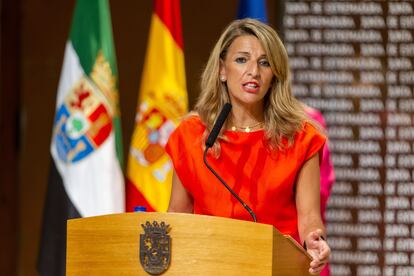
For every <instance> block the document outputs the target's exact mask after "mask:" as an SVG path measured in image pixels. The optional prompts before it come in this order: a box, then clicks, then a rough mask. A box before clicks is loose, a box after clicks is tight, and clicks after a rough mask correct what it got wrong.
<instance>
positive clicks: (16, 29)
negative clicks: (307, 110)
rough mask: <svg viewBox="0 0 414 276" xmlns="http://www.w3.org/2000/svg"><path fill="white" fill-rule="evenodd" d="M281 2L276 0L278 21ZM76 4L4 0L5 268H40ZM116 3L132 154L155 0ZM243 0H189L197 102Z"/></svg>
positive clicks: (0, 48) (1, 265)
mask: <svg viewBox="0 0 414 276" xmlns="http://www.w3.org/2000/svg"><path fill="white" fill-rule="evenodd" d="M281 2H282V1H276V0H273V1H270V0H269V1H268V16H269V21H270V23H271V25H273V26H274V27H275V28H276V29H278V28H277V27H276V26H280V23H281V17H280V16H277V14H281V10H282V8H281V4H280V3H281ZM74 5H75V1H74V0H72V1H67V0H43V1H39V0H0V14H1V15H0V16H1V17H0V19H1V23H0V24H1V25H0V27H1V38H0V60H1V74H0V156H1V159H0V160H1V161H0V164H1V165H0V215H1V217H0V221H1V223H0V224H1V226H0V246H1V250H0V275H37V272H36V269H35V267H36V259H37V253H38V246H39V237H40V229H41V222H42V210H43V202H44V198H45V193H46V186H47V177H48V170H49V164H50V157H49V156H50V155H49V146H50V139H51V131H52V126H53V117H54V112H55V100H56V93H57V86H58V81H59V77H60V70H61V66H62V61H63V54H64V48H65V43H66V40H67V38H68V33H69V28H70V24H71V18H72V12H73V8H74ZM110 6H111V13H112V26H113V35H114V42H115V49H116V54H117V62H118V72H119V91H120V100H121V120H122V130H123V146H124V157H127V156H128V155H127V151H128V148H129V142H130V138H131V134H132V131H133V128H134V116H135V111H136V105H137V97H138V89H139V84H140V80H141V73H142V67H143V61H144V55H145V51H146V47H147V38H148V31H149V26H150V20H151V14H152V1H150V0H146V1H136V0H122V1H110ZM237 6H238V1H237V0H231V1H230V0H226V1H223V0H208V1H202V0H199V1H194V0H192V1H191V0H186V1H181V13H182V14H181V16H182V26H183V35H184V55H185V65H186V75H187V88H188V95H189V100H190V106H191V107H192V106H193V105H194V102H195V100H196V98H197V95H198V92H199V88H198V85H199V76H200V74H201V70H202V68H203V65H204V63H205V62H206V61H207V57H208V54H209V51H210V49H211V48H212V46H213V44H214V43H215V41H216V40H217V39H218V36H219V34H220V32H221V31H222V30H223V28H224V27H225V26H226V25H227V24H228V23H229V22H230V21H231V20H233V19H235V17H236V15H237ZM124 161H126V159H125V160H124Z"/></svg>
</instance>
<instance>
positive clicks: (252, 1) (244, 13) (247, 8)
mask: <svg viewBox="0 0 414 276" xmlns="http://www.w3.org/2000/svg"><path fill="white" fill-rule="evenodd" d="M246 17H249V18H254V19H257V20H260V21H262V22H264V23H268V20H267V13H266V1H265V0H240V2H239V12H238V14H237V18H239V19H242V18H246Z"/></svg>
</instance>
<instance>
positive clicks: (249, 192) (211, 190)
mask: <svg viewBox="0 0 414 276" xmlns="http://www.w3.org/2000/svg"><path fill="white" fill-rule="evenodd" d="M227 102H230V103H231V104H232V106H233V108H232V111H231V113H230V115H229V117H228V118H227V120H226V122H225V124H224V127H223V129H222V131H221V133H220V136H219V139H218V140H217V141H216V142H215V144H214V146H213V147H212V149H211V150H210V151H209V155H208V161H209V163H210V165H211V166H212V167H213V168H214V169H215V170H216V171H217V172H218V173H219V174H220V175H221V177H222V178H223V179H225V180H226V182H227V183H228V185H229V186H230V187H232V189H233V190H234V191H235V192H236V193H237V194H238V195H239V196H240V197H241V198H242V199H243V200H244V201H245V202H246V203H247V205H249V206H250V207H251V208H252V209H253V211H254V212H255V213H256V215H257V218H258V222H261V223H268V224H272V225H274V226H275V227H276V228H277V229H278V230H279V231H281V232H282V233H284V234H289V235H291V236H292V237H294V238H295V239H296V240H297V241H298V242H300V243H301V244H304V245H305V246H306V248H307V251H308V252H309V253H310V254H311V255H312V257H313V261H312V262H311V264H310V269H309V271H310V273H319V272H320V271H321V270H322V268H323V267H324V265H325V264H326V262H327V259H328V257H329V254H330V249H329V246H328V244H327V243H326V242H325V239H324V238H323V237H324V236H325V232H324V227H323V223H322V220H321V216H320V209H319V154H320V152H321V150H322V147H323V145H324V143H325V140H326V139H325V137H324V136H323V135H321V134H320V133H319V132H318V131H317V130H316V128H315V127H314V126H313V125H312V124H311V123H310V122H309V121H308V119H307V116H306V114H305V112H304V110H303V108H302V106H301V104H300V103H299V102H298V101H297V100H296V99H295V98H294V97H293V96H292V93H291V89H290V83H289V68H288V58H287V53H286V50H285V48H284V46H283V44H282V42H281V41H280V39H279V37H278V36H277V34H276V32H275V31H274V30H273V29H272V28H271V27H269V26H268V25H266V24H263V23H261V22H259V21H256V20H252V19H243V20H237V21H234V22H233V23H231V24H230V25H229V26H228V27H227V28H226V29H225V31H224V32H223V34H222V35H221V37H220V39H219V40H218V42H217V43H216V45H215V47H214V49H213V51H212V53H211V55H210V58H209V60H208V62H207V66H206V68H205V70H204V72H203V75H202V80H201V95H200V98H199V100H198V102H197V104H196V106H195V114H193V116H190V117H189V118H187V119H185V120H184V121H183V122H181V124H180V126H179V127H178V128H177V129H176V130H175V131H174V133H173V134H171V136H170V139H169V141H168V143H167V146H166V151H167V152H168V154H169V155H170V157H171V159H172V162H173V165H174V170H175V171H174V176H173V186H172V192H171V200H170V205H169V211H170V212H187V213H196V214H205V215H215V216H223V217H230V218H236V219H244V220H251V218H250V214H249V213H248V212H246V210H245V209H244V208H243V207H242V206H241V205H240V204H239V203H238V202H237V201H236V200H235V199H234V198H233V197H232V196H231V195H230V193H229V192H228V191H227V190H226V189H225V188H224V187H223V186H222V185H221V184H220V182H219V181H218V180H217V179H216V178H215V177H214V176H213V175H212V173H211V172H210V171H208V169H207V168H206V167H205V166H204V164H203V150H204V147H203V145H204V142H205V139H206V136H207V134H208V133H209V132H210V130H211V129H212V126H213V124H214V121H215V120H216V118H217V116H218V114H219V112H220V110H221V109H222V107H223V105H224V104H225V103H227Z"/></svg>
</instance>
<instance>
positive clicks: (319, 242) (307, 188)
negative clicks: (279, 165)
mask: <svg viewBox="0 0 414 276" xmlns="http://www.w3.org/2000/svg"><path fill="white" fill-rule="evenodd" d="M319 178H320V177H319V155H318V154H315V155H314V156H312V157H311V158H310V159H309V160H308V161H306V162H305V164H304V165H303V167H302V169H301V170H300V172H299V175H298V180H297V187H296V208H297V211H298V230H299V236H300V239H301V241H302V242H303V243H304V244H306V247H307V251H308V253H309V254H310V255H311V256H312V258H313V261H312V262H311V264H310V266H311V267H310V269H309V272H310V273H312V274H316V273H319V272H320V271H321V270H322V268H323V267H324V266H325V264H326V262H327V261H328V258H329V255H330V252H331V250H330V248H329V246H328V244H327V243H326V241H325V237H326V234H325V227H324V225H323V222H322V218H321V214H320V198H319V189H320V187H319V185H320V184H319V183H320V179H319Z"/></svg>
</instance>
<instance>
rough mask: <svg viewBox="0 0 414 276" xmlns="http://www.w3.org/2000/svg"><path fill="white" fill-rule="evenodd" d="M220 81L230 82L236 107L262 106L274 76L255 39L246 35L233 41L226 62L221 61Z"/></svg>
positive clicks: (231, 98)
mask: <svg viewBox="0 0 414 276" xmlns="http://www.w3.org/2000/svg"><path fill="white" fill-rule="evenodd" d="M220 79H221V80H225V81H226V82H227V89H228V92H229V96H230V100H231V103H232V104H233V105H234V104H238V105H241V106H243V105H248V106H252V105H253V106H255V105H257V106H260V105H261V106H263V98H264V96H265V95H266V93H267V92H268V91H269V88H270V86H271V83H272V79H273V73H272V69H271V68H270V64H269V61H268V59H267V56H266V53H265V51H264V50H263V47H262V45H261V44H260V42H259V40H258V39H257V38H256V37H255V36H253V35H243V36H239V37H237V38H236V39H235V40H234V41H233V43H232V44H231V45H230V47H229V48H228V49H227V54H226V56H225V58H224V60H221V61H220Z"/></svg>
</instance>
